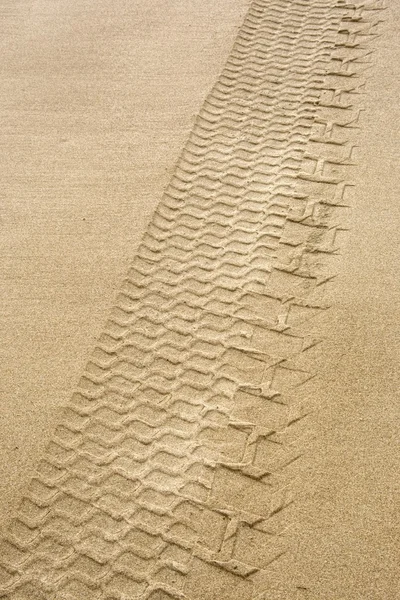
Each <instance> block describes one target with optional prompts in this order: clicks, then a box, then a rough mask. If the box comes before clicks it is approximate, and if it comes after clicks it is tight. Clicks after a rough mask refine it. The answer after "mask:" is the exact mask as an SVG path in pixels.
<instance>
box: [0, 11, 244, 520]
mask: <svg viewBox="0 0 400 600" xmlns="http://www.w3.org/2000/svg"><path fill="white" fill-rule="evenodd" d="M246 8H247V3H246V2H245V1H239V2H229V1H224V2H218V3H215V2H211V1H206V2H204V1H201V2H200V1H190V2H185V4H184V5H182V3H181V2H179V0H177V1H172V2H168V3H167V4H165V3H164V2H155V1H153V2H148V1H147V0H143V1H140V2H134V3H129V2H128V3H127V2H124V1H123V0H117V1H116V2H110V1H109V0H102V1H100V2H96V4H95V5H93V3H91V2H87V1H85V0H78V1H77V2H75V1H74V2H72V3H71V2H69V1H68V0H57V1H56V2H52V1H43V0H41V1H39V2H34V1H33V0H32V1H29V2H24V3H19V2H18V3H9V4H6V5H5V6H4V10H2V12H1V17H0V31H1V42H0V43H1V66H0V104H1V130H0V147H1V157H0V171H1V190H2V191H1V212H0V218H1V251H0V272H1V279H0V284H1V297H2V310H1V315H0V338H1V340H2V356H1V372H0V373H1V374H0V379H1V390H2V392H1V393H2V400H1V404H2V409H1V418H0V445H1V446H0V453H1V456H2V460H1V463H0V515H1V520H3V521H4V520H5V519H6V518H7V517H8V515H9V511H10V510H12V509H13V507H15V505H16V503H17V502H18V499H19V497H20V493H21V491H20V490H21V487H23V486H24V484H26V481H27V479H28V478H29V475H30V472H31V470H32V468H33V467H34V465H35V464H36V462H37V460H38V456H39V455H40V454H41V452H42V450H43V447H44V446H45V444H46V442H47V441H48V439H49V436H50V432H51V431H52V430H53V429H54V426H55V422H56V420H57V417H58V411H59V408H60V407H61V406H63V405H64V404H65V403H66V401H67V399H68V398H69V396H70V394H71V389H72V388H73V387H74V386H75V385H76V382H77V380H78V378H79V376H80V372H81V370H82V368H83V366H84V364H85V362H86V360H87V356H88V353H89V352H90V351H91V348H92V346H93V343H94V340H95V339H96V337H97V336H98V335H99V333H100V331H101V328H102V326H103V325H104V321H105V319H106V316H107V314H108V310H109V308H110V307H111V306H112V305H113V302H114V297H115V294H116V290H117V288H118V286H119V285H120V281H121V278H122V276H123V275H124V274H125V272H126V270H127V268H128V265H129V262H130V260H131V258H132V257H133V256H134V253H135V250H136V247H137V245H138V243H139V241H140V238H141V236H142V233H143V229H144V227H145V225H146V224H147V222H148V220H149V218H150V215H151V213H152V211H153V210H154V208H155V206H156V205H157V203H158V202H159V200H160V197H161V194H162V191H163V189H164V187H165V186H166V184H167V182H168V180H169V178H170V176H171V172H172V169H173V166H174V163H175V162H176V160H177V158H178V155H179V153H180V151H181V148H182V145H183V143H184V142H185V139H186V137H187V135H188V133H189V130H190V128H191V125H192V122H193V118H194V115H195V114H196V112H197V111H198V107H199V106H200V105H201V103H202V102H203V99H204V96H205V95H206V93H207V91H208V90H209V89H210V87H211V86H212V84H213V83H214V81H215V79H216V77H217V76H218V73H219V72H220V70H221V68H222V65H223V63H224V61H225V58H226V55H227V54H228V52H229V50H230V48H231V46H232V42H233V38H234V36H235V34H236V31H237V28H238V27H239V25H240V23H241V21H242V19H243V15H244V12H245V10H246Z"/></svg>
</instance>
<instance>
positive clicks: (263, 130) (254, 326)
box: [0, 0, 382, 600]
mask: <svg viewBox="0 0 400 600" xmlns="http://www.w3.org/2000/svg"><path fill="white" fill-rule="evenodd" d="M381 8H382V7H381V5H380V4H379V2H378V3H374V4H369V5H367V4H358V5H355V4H350V3H347V2H344V1H342V0H339V1H337V0H292V1H288V0H268V1H267V0H254V1H253V2H252V4H251V6H250V8H249V11H248V14H247V16H246V18H245V21H244V23H243V25H242V27H241V28H240V30H239V33H238V36H237V39H236V42H235V44H234V47H233V49H232V51H231V53H230V55H229V57H228V60H227V63H226V66H225V68H224V70H223V72H222V74H221V76H220V78H219V79H218V81H217V82H216V84H215V86H214V88H213V89H212V91H211V92H210V94H209V95H208V97H207V98H206V100H205V102H204V105H203V107H202V109H201V110H200V113H199V115H198V118H197V120H196V123H195V125H194V128H193V131H192V133H191V135H190V138H189V140H188V142H187V144H186V145H185V148H184V150H183V152H182V155H181V157H180V159H179V161H178V163H177V166H176V170H175V173H174V176H173V178H172V181H171V183H170V185H169V187H168V188H167V190H166V191H165V194H164V196H163V198H162V200H161V202H160V204H159V206H158V208H157V210H156V212H155V214H154V216H153V219H152V221H151V223H150V225H149V227H148V229H147V231H146V233H145V235H144V238H143V241H142V244H141V246H140V248H139V250H138V254H137V256H136V258H135V260H134V261H133V264H132V266H131V269H130V271H129V273H128V275H127V277H126V279H125V281H124V283H123V286H122V289H121V292H120V294H119V296H118V298H117V303H116V306H115V309H114V310H113V312H112V315H111V316H110V319H109V321H108V323H107V325H106V328H105V331H104V333H103V334H102V336H101V337H100V339H99V341H98V344H97V347H96V348H95V350H94V352H93V354H92V357H91V360H90V362H89V364H88V365H87V368H86V371H85V373H84V375H83V377H82V379H81V381H80V384H79V389H78V390H77V391H76V393H75V394H74V395H73V397H72V399H71V402H70V403H69V405H68V406H67V407H66V409H65V411H64V415H63V418H62V422H61V423H60V425H59V426H58V427H57V429H56V431H55V434H54V436H53V438H52V440H51V442H50V444H49V446H48V449H47V451H46V453H45V456H44V457H43V459H42V461H41V462H40V464H39V465H38V469H37V472H36V474H35V476H34V477H33V478H32V481H31V483H30V485H29V487H28V490H27V492H26V495H25V497H24V499H23V501H22V503H21V506H20V508H19V510H18V512H17V516H16V517H15V519H14V520H13V521H12V523H11V525H10V527H9V529H8V531H7V532H6V533H5V535H4V536H3V539H2V540H1V542H0V550H1V551H0V597H1V598H7V599H9V600H28V599H29V600H83V599H85V600H128V599H129V600H133V599H137V600H172V599H181V600H202V599H204V598H206V597H207V598H209V599H211V598H215V599H218V600H224V599H226V600H228V598H229V600H234V599H235V598H241V599H242V600H252V599H255V598H257V599H259V600H261V599H264V598H265V599H266V598H268V597H269V596H268V590H265V588H264V587H263V574H265V573H266V572H267V570H268V566H269V565H270V564H271V563H272V562H274V561H276V560H279V557H281V556H282V555H283V554H284V553H285V552H286V551H287V540H286V536H285V530H286V528H287V527H288V526H290V522H291V518H292V513H293V510H294V506H295V503H294V501H295V497H296V490H297V487H298V472H299V467H298V465H299V463H300V461H301V454H302V450H301V444H302V438H303V436H304V431H305V429H306V427H307V425H306V423H307V416H308V409H307V407H305V406H304V405H302V403H300V402H299V401H298V400H297V394H296V391H297V390H298V389H299V387H300V386H303V385H305V384H306V383H307V381H309V380H310V378H312V377H313V376H314V374H315V373H314V371H313V352H314V351H315V348H316V346H317V344H318V342H319V340H317V339H315V338H313V337H311V336H310V327H309V325H310V323H311V322H312V321H313V320H314V319H315V317H316V316H318V315H319V314H320V313H321V312H322V311H325V310H326V309H327V308H328V306H327V304H326V289H327V286H328V285H329V282H330V281H331V279H332V276H333V275H334V268H335V260H337V254H338V251H339V246H338V239H339V237H340V234H341V232H342V231H344V230H345V227H344V226H343V223H344V221H345V217H344V213H345V212H346V210H347V209H348V202H347V193H348V191H349V189H350V184H349V182H348V171H349V168H351V165H352V164H353V162H354V161H353V156H352V150H353V145H352V139H353V137H354V134H355V133H356V129H357V127H358V123H357V121H358V116H359V108H360V103H359V97H360V95H361V94H362V93H363V86H364V83H365V77H364V70H365V68H366V65H367V64H368V60H369V58H368V57H369V55H370V42H371V40H373V39H374V36H375V35H376V28H377V25H378V24H379V14H380V9H381ZM208 582H212V588H209V587H207V585H209V584H208ZM296 597H297V596H296Z"/></svg>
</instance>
